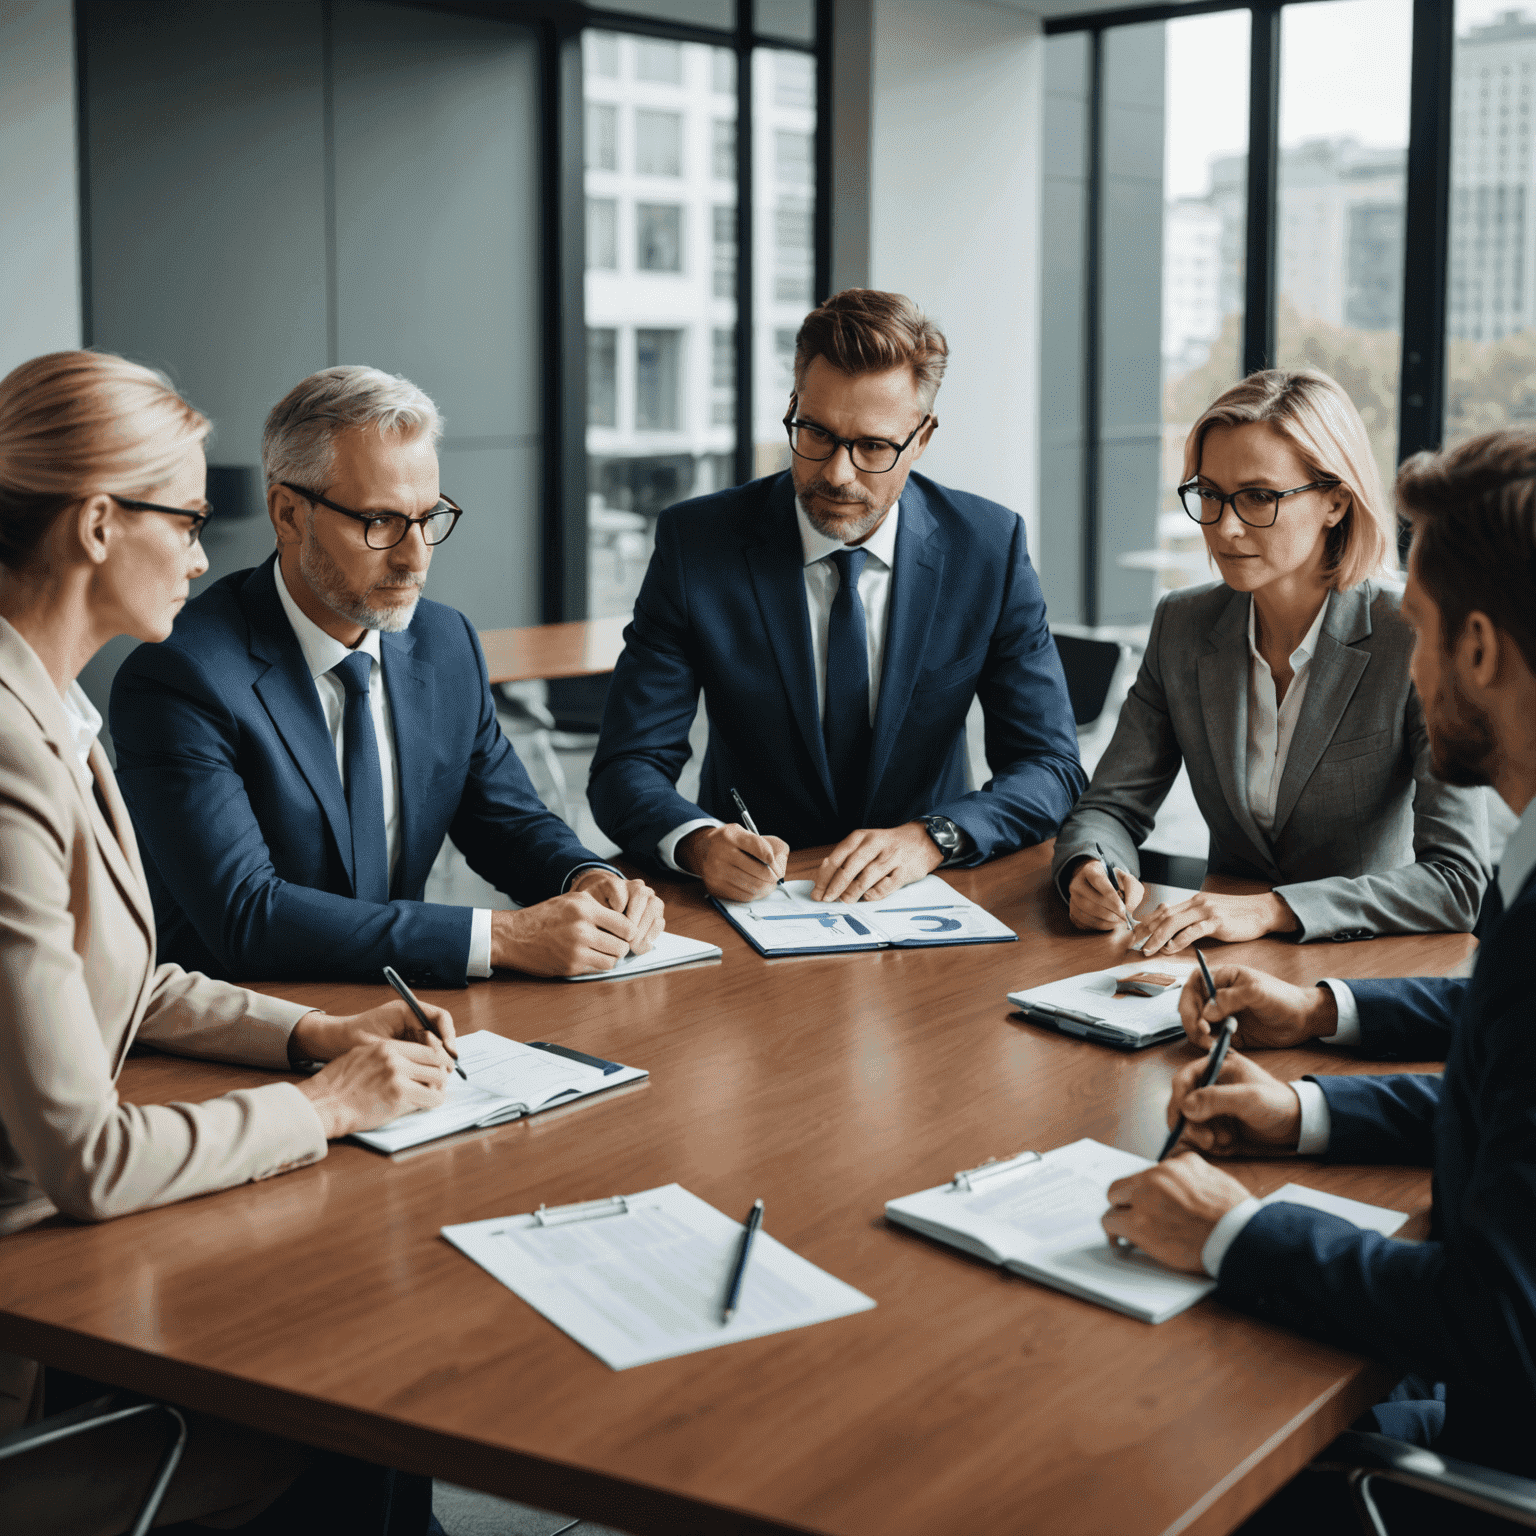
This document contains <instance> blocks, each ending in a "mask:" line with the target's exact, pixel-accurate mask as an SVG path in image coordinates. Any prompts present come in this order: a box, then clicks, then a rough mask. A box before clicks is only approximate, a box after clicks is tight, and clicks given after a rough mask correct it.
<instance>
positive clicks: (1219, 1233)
mask: <svg viewBox="0 0 1536 1536" xmlns="http://www.w3.org/2000/svg"><path fill="white" fill-rule="evenodd" d="M1291 1086H1292V1087H1295V1084H1294V1083H1293V1084H1292V1085H1291ZM1260 1209H1261V1207H1260V1205H1259V1202H1258V1201H1257V1200H1255V1199H1254V1198H1253V1196H1252V1195H1250V1196H1249V1197H1248V1198H1247V1199H1246V1200H1244V1201H1243V1203H1242V1204H1241V1205H1234V1206H1233V1207H1232V1209H1231V1210H1230V1211H1228V1212H1227V1214H1226V1215H1225V1216H1223V1217H1222V1218H1221V1220H1220V1221H1218V1222H1217V1223H1216V1225H1215V1226H1214V1227H1212V1228H1211V1235H1210V1236H1209V1237H1208V1238H1206V1240H1205V1247H1204V1248H1202V1249H1201V1250H1200V1263H1201V1265H1202V1267H1203V1268H1204V1270H1205V1272H1206V1274H1208V1275H1209V1276H1210V1277H1211V1279H1212V1280H1220V1279H1221V1261H1222V1260H1223V1259H1224V1258H1226V1256H1227V1249H1228V1248H1230V1247H1231V1246H1232V1244H1233V1243H1235V1242H1236V1241H1237V1239H1238V1234H1239V1233H1240V1232H1241V1231H1242V1230H1243V1228H1244V1227H1246V1226H1247V1225H1248V1223H1249V1222H1250V1221H1252V1220H1253V1218H1254V1217H1255V1216H1257V1215H1258V1214H1259V1211H1260Z"/></svg>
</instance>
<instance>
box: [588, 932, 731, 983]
mask: <svg viewBox="0 0 1536 1536" xmlns="http://www.w3.org/2000/svg"><path fill="white" fill-rule="evenodd" d="M719 958H720V946H719V945H718V944H706V943H705V942H704V941H703V940H702V939H690V938H685V937H684V936H683V935H682V934H680V933H668V932H666V931H663V932H661V933H659V934H658V935H657V936H656V942H655V943H654V944H652V945H651V947H650V948H649V949H648V950H647V951H646V952H645V953H644V954H643V955H625V956H624V958H623V959H622V960H620V961H619V963H618V964H617V965H616V966H614V968H613V969H612V970H611V971H588V972H587V973H586V974H585V975H582V976H567V977H565V980H566V981H621V980H623V978H624V977H626V976H642V975H644V974H645V973H646V972H647V971H663V970H666V969H667V967H668V966H673V965H688V964H689V963H691V962H692V961H695V960H718V959H719Z"/></svg>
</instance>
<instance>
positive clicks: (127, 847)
mask: <svg viewBox="0 0 1536 1536" xmlns="http://www.w3.org/2000/svg"><path fill="white" fill-rule="evenodd" d="M92 780H94V783H93V782H92ZM76 782H80V783H81V791H82V796H83V798H84V799H85V801H86V809H87V811H88V813H89V815H90V818H91V829H92V831H94V832H95V834H96V846H97V847H98V848H99V849H100V850H101V855H102V858H103V859H104V860H105V862H106V865H107V867H108V868H109V869H110V870H111V871H112V878H113V879H114V880H116V881H117V883H118V885H119V886H120V887H121V888H122V892H123V896H124V898H125V899H126V901H127V902H128V905H129V906H130V907H131V908H132V909H133V915H134V916H135V917H136V918H138V920H139V925H140V927H142V928H143V930H144V932H145V934H146V935H147V936H148V938H149V941H150V945H151V947H153V945H154V943H155V909H154V907H153V905H152V904H151V903H150V899H149V886H148V885H147V884H146V882H145V879H144V865H143V864H142V862H141V861H140V859H139V843H138V839H137V838H136V837H135V836H134V832H133V822H132V821H131V820H130V818H129V816H128V807H127V806H126V805H125V804H124V803H123V797H122V793H121V792H120V791H119V789H118V787H117V776H116V775H115V774H114V773H113V772H112V769H111V767H110V765H109V764H108V762H107V754H106V752H105V751H103V750H102V745H101V743H100V742H99V741H98V742H96V743H95V744H94V745H93V746H92V747H91V756H90V767H89V770H88V772H87V773H86V775H85V776H84V782H81V781H80V778H79V776H77V779H76ZM98 788H99V789H100V791H101V802H100V803H98V801H97V799H96V793H95V791H96V790H97V789H98ZM103 804H105V806H106V814H103V812H102V805H103Z"/></svg>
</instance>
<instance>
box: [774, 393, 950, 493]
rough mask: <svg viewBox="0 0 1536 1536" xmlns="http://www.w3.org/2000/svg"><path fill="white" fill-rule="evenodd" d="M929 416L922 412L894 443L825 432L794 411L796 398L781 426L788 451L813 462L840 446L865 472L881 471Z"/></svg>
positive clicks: (890, 464)
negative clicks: (901, 438)
mask: <svg viewBox="0 0 1536 1536" xmlns="http://www.w3.org/2000/svg"><path fill="white" fill-rule="evenodd" d="M930 419H931V418H930V417H928V416H924V417H923V419H922V420H921V421H920V422H918V424H917V425H916V426H915V427H913V428H912V430H911V431H910V432H909V433H907V436H906V438H905V440H904V441H902V442H899V443H893V442H891V441H890V440H889V439H888V438H884V437H851V438H850V437H839V436H838V435H837V433H836V432H828V431H827V429H826V428H825V427H819V426H817V425H816V423H815V422H814V421H801V420H800V418H799V417H797V416H796V415H795V402H794V400H793V399H791V401H790V406H789V415H787V416H786V417H785V418H784V430H785V431H786V432H788V433H789V449H790V452H791V453H793V454H795V455H797V456H798V457H799V458H802V459H809V460H811V461H812V463H823V462H825V461H826V460H827V459H830V458H831V457H832V455H833V454H834V453H836V452H837V450H838V449H839V448H846V449H847V450H848V457H849V459H850V460H851V461H852V463H853V467H854V468H855V469H858V470H862V471H863V472H864V473H865V474H866V475H883V474H886V473H888V472H889V471H890V470H893V469H895V468H896V461H897V460H898V459H899V458H900V457H901V456H902V454H904V453H905V452H906V451H907V449H908V447H909V446H910V445H911V442H912V439H913V438H914V437H916V436H917V434H918V433H919V432H921V431H922V430H923V428H924V427H925V426H926V425H927V424H928V422H929V420H930Z"/></svg>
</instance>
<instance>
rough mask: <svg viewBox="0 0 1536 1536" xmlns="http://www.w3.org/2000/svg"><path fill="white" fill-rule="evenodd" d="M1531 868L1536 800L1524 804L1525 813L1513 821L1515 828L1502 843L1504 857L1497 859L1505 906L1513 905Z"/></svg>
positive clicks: (1535, 863)
mask: <svg viewBox="0 0 1536 1536" xmlns="http://www.w3.org/2000/svg"><path fill="white" fill-rule="evenodd" d="M1533 869H1536V800H1532V801H1531V803H1530V804H1529V805H1528V806H1526V808H1525V813H1524V814H1523V815H1522V816H1521V818H1520V820H1519V821H1518V822H1516V823H1515V830H1514V831H1513V832H1512V833H1510V837H1509V841H1508V842H1507V843H1505V845H1504V857H1503V858H1502V859H1500V860H1499V894H1500V895H1501V896H1502V897H1503V898H1504V905H1505V906H1506V907H1512V906H1514V904H1515V898H1516V897H1517V896H1518V895H1519V894H1520V888H1521V886H1523V885H1524V884H1525V882H1526V879H1527V877H1528V876H1529V875H1530V873H1531V871H1532V870H1533Z"/></svg>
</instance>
